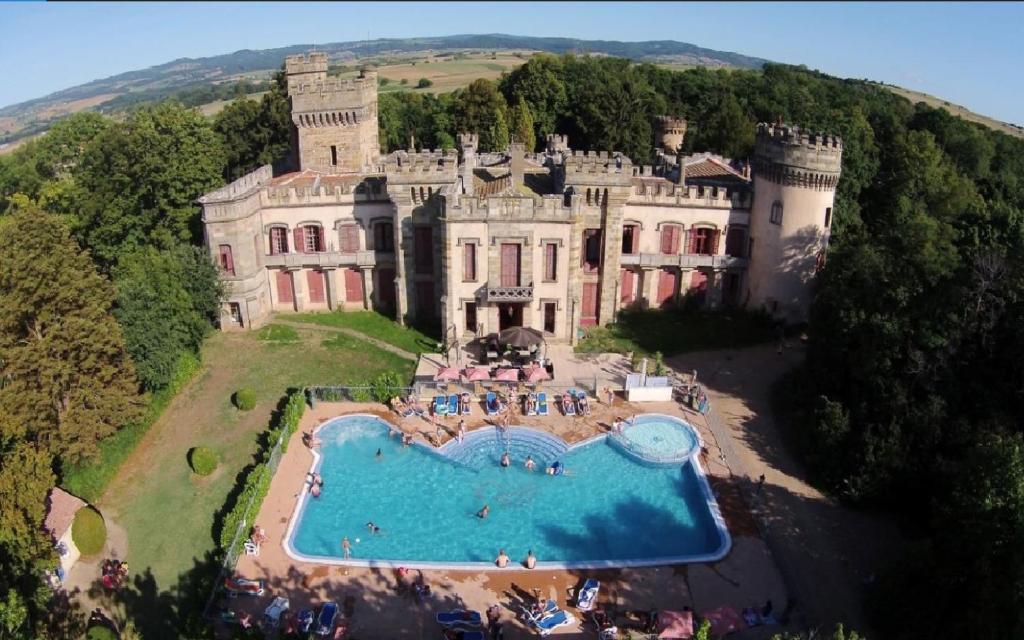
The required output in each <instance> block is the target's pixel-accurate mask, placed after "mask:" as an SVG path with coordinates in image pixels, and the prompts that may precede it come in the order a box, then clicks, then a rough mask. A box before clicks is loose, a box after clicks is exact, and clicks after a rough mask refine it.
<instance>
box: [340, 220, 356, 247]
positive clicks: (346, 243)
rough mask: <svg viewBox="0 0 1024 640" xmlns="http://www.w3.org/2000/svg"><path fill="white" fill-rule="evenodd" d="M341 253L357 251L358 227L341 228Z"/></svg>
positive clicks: (350, 225)
mask: <svg viewBox="0 0 1024 640" xmlns="http://www.w3.org/2000/svg"><path fill="white" fill-rule="evenodd" d="M340 249H341V251H342V252H343V253H355V252H356V251H359V226H358V225H354V224H348V225H345V226H343V227H341V247H340Z"/></svg>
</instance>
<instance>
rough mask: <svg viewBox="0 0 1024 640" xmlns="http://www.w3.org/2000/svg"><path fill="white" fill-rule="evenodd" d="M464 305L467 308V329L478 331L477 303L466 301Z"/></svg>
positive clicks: (472, 331)
mask: <svg viewBox="0 0 1024 640" xmlns="http://www.w3.org/2000/svg"><path fill="white" fill-rule="evenodd" d="M463 306H464V308H465V310H466V331H469V332H470V333H476V303H475V302H466V303H463Z"/></svg>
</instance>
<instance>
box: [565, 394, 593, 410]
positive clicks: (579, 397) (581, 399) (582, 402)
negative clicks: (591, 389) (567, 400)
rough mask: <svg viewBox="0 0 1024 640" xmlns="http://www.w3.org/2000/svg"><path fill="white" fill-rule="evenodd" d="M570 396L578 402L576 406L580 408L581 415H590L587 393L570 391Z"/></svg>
mask: <svg viewBox="0 0 1024 640" xmlns="http://www.w3.org/2000/svg"><path fill="white" fill-rule="evenodd" d="M569 394H570V395H571V396H572V397H573V399H575V400H576V405H577V406H578V407H579V410H580V413H581V414H582V415H585V416H589V415H590V401H589V400H587V393H586V392H585V391H575V390H570V391H569Z"/></svg>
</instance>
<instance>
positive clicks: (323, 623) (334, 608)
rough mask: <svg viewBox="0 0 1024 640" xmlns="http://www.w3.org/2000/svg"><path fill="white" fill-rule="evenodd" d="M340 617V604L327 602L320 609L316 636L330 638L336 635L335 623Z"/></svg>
mask: <svg viewBox="0 0 1024 640" xmlns="http://www.w3.org/2000/svg"><path fill="white" fill-rule="evenodd" d="M337 617H338V603H337V602H327V603H325V604H324V606H322V607H320V615H319V616H317V619H316V635H318V636H324V637H327V636H330V635H331V634H333V633H334V621H335V619H337Z"/></svg>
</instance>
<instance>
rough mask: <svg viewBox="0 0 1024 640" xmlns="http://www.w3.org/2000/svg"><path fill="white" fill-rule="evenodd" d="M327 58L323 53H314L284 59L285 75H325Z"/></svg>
mask: <svg viewBox="0 0 1024 640" xmlns="http://www.w3.org/2000/svg"><path fill="white" fill-rule="evenodd" d="M327 63H328V56H327V54H326V53H325V52H323V51H314V52H312V53H310V54H308V55H303V54H301V53H300V54H298V55H294V56H287V57H286V58H285V59H284V71H285V73H286V74H287V75H295V74H299V73H321V72H322V73H327Z"/></svg>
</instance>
